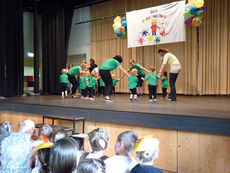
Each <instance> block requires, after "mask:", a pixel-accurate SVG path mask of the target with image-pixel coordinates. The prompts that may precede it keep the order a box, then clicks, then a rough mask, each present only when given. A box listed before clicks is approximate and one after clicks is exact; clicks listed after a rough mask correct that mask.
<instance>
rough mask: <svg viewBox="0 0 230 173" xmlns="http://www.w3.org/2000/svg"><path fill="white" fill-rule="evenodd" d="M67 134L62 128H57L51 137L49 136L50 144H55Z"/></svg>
mask: <svg viewBox="0 0 230 173" xmlns="http://www.w3.org/2000/svg"><path fill="white" fill-rule="evenodd" d="M67 136H68V135H67V132H66V131H65V130H64V129H62V128H59V129H56V130H54V131H53V133H52V135H51V142H53V143H54V142H56V141H58V140H60V139H63V138H65V137H67Z"/></svg>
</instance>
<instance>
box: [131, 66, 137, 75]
mask: <svg viewBox="0 0 230 173" xmlns="http://www.w3.org/2000/svg"><path fill="white" fill-rule="evenodd" d="M137 73H138V70H137V69H135V68H134V69H132V70H131V75H132V76H137Z"/></svg>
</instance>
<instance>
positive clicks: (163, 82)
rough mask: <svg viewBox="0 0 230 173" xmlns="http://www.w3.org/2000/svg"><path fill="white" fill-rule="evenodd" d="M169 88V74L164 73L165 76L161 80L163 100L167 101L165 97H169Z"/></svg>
mask: <svg viewBox="0 0 230 173" xmlns="http://www.w3.org/2000/svg"><path fill="white" fill-rule="evenodd" d="M168 86H169V81H168V78H167V72H164V76H163V77H162V79H161V87H162V99H165V97H166V96H167V89H168Z"/></svg>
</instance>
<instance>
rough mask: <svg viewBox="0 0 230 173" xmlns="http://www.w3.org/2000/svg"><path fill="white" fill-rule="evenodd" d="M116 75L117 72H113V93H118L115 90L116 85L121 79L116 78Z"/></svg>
mask: <svg viewBox="0 0 230 173" xmlns="http://www.w3.org/2000/svg"><path fill="white" fill-rule="evenodd" d="M115 77H116V75H115V74H112V79H113V90H112V93H111V95H114V96H115V95H116V91H115V87H116V85H117V82H119V80H120V79H115Z"/></svg>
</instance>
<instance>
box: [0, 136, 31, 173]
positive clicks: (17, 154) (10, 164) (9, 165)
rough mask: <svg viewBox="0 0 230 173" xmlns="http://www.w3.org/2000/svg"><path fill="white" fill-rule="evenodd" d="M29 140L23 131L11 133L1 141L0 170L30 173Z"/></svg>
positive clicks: (12, 172)
mask: <svg viewBox="0 0 230 173" xmlns="http://www.w3.org/2000/svg"><path fill="white" fill-rule="evenodd" d="M31 151H32V148H31V142H30V140H29V138H28V136H27V135H25V134H24V133H12V134H11V135H10V136H8V137H6V138H5V139H4V140H3V141H2V146H1V154H2V155H1V163H2V167H1V168H0V172H5V173H7V172H9V173H22V172H23V173H30V172H31V169H30V168H29V160H30V154H31Z"/></svg>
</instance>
